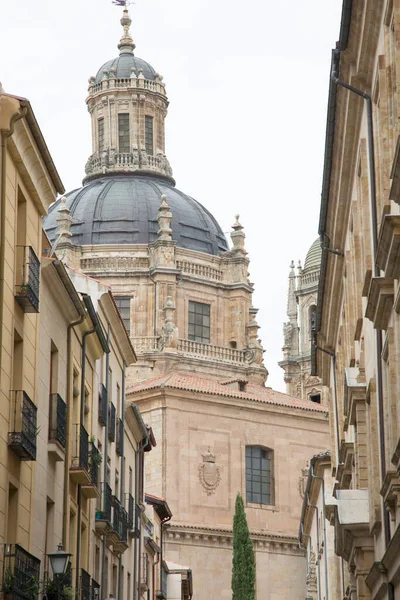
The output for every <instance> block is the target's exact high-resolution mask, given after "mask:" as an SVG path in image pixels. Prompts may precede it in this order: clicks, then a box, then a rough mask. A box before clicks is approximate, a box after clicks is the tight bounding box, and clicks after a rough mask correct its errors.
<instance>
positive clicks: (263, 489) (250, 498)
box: [246, 446, 273, 504]
mask: <svg viewBox="0 0 400 600" xmlns="http://www.w3.org/2000/svg"><path fill="white" fill-rule="evenodd" d="M272 455H273V453H272V450H268V449H267V448H262V447H261V446H246V499H247V502H254V503H257V504H272V497H273V489H272V488H273V485H272V484H273V481H272Z"/></svg>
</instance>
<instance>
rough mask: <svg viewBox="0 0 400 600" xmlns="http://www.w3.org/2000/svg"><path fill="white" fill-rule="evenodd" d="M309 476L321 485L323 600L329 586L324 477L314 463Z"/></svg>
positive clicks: (327, 597) (327, 598) (327, 593)
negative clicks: (316, 469)
mask: <svg viewBox="0 0 400 600" xmlns="http://www.w3.org/2000/svg"><path fill="white" fill-rule="evenodd" d="M311 477H312V478H313V479H319V481H321V486H322V515H323V519H322V522H323V535H324V565H325V600H329V586H328V556H327V552H328V548H327V545H326V519H325V479H324V478H323V477H320V476H319V475H315V473H314V465H313V464H312V463H311Z"/></svg>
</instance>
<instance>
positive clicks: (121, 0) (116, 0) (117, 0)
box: [112, 0, 133, 8]
mask: <svg viewBox="0 0 400 600" xmlns="http://www.w3.org/2000/svg"><path fill="white" fill-rule="evenodd" d="M112 3H113V4H115V5H116V6H125V7H126V8H127V7H128V6H129V5H130V4H133V2H129V0H112Z"/></svg>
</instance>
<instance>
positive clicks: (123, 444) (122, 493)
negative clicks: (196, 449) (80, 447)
mask: <svg viewBox="0 0 400 600" xmlns="http://www.w3.org/2000/svg"><path fill="white" fill-rule="evenodd" d="M125 377H126V364H125V361H124V362H123V366H122V391H121V420H122V431H123V435H122V440H120V444H121V480H120V498H121V503H122V505H123V506H124V507H125V454H124V453H125ZM118 599H119V600H121V599H122V554H120V555H119V561H118Z"/></svg>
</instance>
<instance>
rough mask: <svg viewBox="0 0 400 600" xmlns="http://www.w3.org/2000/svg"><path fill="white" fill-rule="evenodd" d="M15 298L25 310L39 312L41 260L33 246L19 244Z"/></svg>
mask: <svg viewBox="0 0 400 600" xmlns="http://www.w3.org/2000/svg"><path fill="white" fill-rule="evenodd" d="M16 253H17V257H16V258H17V278H16V285H15V299H16V301H17V302H18V304H19V305H20V306H21V308H22V309H23V311H24V312H27V313H29V312H31V313H32V312H36V313H37V312H39V287H40V262H39V259H38V257H37V256H36V254H35V252H34V251H33V248H32V247H31V246H17V248H16Z"/></svg>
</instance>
